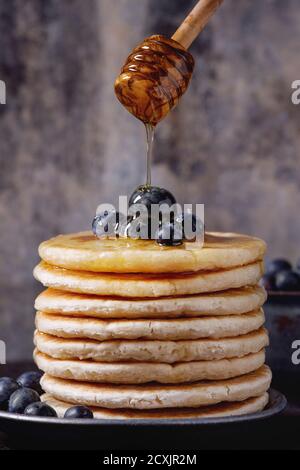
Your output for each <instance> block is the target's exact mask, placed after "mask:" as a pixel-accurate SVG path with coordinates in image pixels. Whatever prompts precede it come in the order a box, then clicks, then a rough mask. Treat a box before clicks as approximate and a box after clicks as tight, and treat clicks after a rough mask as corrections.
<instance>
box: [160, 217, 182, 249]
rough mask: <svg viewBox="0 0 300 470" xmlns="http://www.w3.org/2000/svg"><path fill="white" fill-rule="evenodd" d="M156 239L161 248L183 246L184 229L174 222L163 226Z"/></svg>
mask: <svg viewBox="0 0 300 470" xmlns="http://www.w3.org/2000/svg"><path fill="white" fill-rule="evenodd" d="M155 239H156V242H157V243H158V244H159V245H161V246H178V245H182V227H181V225H178V224H176V223H174V222H173V223H167V224H162V226H161V227H160V228H159V229H158V230H157V232H156V235H155Z"/></svg>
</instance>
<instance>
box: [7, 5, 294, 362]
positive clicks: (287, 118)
mask: <svg viewBox="0 0 300 470" xmlns="http://www.w3.org/2000/svg"><path fill="white" fill-rule="evenodd" d="M193 3H194V2H193V1H190V0H172V1H170V0H169V1H167V0H85V1H83V0H0V45H1V46H0V79H2V80H5V81H6V83H7V92H8V95H7V105H6V106H0V220H1V230H0V254H1V260H0V339H5V340H6V341H7V347H8V354H9V358H25V357H29V356H30V355H31V351H32V343H31V336H32V330H33V318H34V312H33V307H32V305H33V301H34V296H35V295H36V292H37V291H38V289H39V287H38V285H37V283H35V282H34V281H33V279H32V275H31V272H32V268H33V267H34V265H35V264H36V263H37V261H38V257H37V246H38V244H39V243H40V242H41V241H42V240H44V239H47V238H49V237H50V236H52V235H54V234H57V233H61V232H68V231H71V230H75V231H76V230H79V229H85V228H86V227H88V226H89V222H90V220H91V218H92V216H93V213H94V210H95V207H96V206H97V204H98V203H100V202H101V201H105V202H109V201H112V202H115V201H116V198H117V195H119V194H126V193H128V192H130V191H131V190H132V189H133V188H134V187H135V186H136V185H138V184H139V183H141V182H143V181H144V174H145V141H144V130H143V126H142V125H141V124H140V123H139V122H137V121H136V120H135V119H134V118H133V117H132V116H130V115H129V114H128V113H127V112H126V111H125V110H124V109H122V107H121V106H120V105H119V103H118V101H117V100H116V98H115V96H114V91H113V81H114V79H115V76H116V74H117V73H118V71H119V68H120V66H121V64H122V62H123V60H124V59H125V57H126V56H127V55H128V52H129V51H130V49H131V48H132V47H133V46H135V45H136V44H137V43H138V42H139V41H140V40H141V39H142V38H143V37H145V36H147V35H150V34H153V33H164V34H172V32H173V31H174V30H175V29H176V27H177V25H178V24H179V22H180V21H181V20H182V19H183V17H184V15H185V14H186V13H187V12H188V11H189V9H190V7H191V6H192V5H193ZM299 39H300V9H299V0H264V1H262V0H239V1H237V0H225V1H224V5H223V6H222V9H221V10H220V12H219V13H218V14H217V16H216V17H215V18H214V19H213V21H212V22H211V24H210V25H209V26H208V27H207V29H206V30H205V32H204V33H203V34H202V36H201V38H199V40H198V41H196V43H195V44H194V45H193V47H192V52H193V54H194V55H195V58H196V69H195V73H194V77H193V80H192V84H191V86H190V89H189V91H188V93H187V94H186V95H185V97H184V98H183V100H182V102H181V103H180V106H179V107H178V109H177V110H175V111H174V112H173V113H172V114H171V115H170V116H169V117H168V118H167V119H166V120H165V122H163V123H162V124H161V125H160V126H159V129H158V132H157V141H156V150H155V159H154V167H153V181H154V183H156V184H158V185H163V186H166V187H167V188H169V189H170V190H172V191H173V192H174V193H175V194H176V196H177V198H178V199H179V200H180V201H181V202H204V203H205V204H206V223H207V226H208V227H209V228H210V229H217V230H236V231H240V232H247V233H250V234H256V235H259V236H261V237H263V238H265V239H266V240H267V241H268V243H269V246H270V253H271V254H281V255H285V256H288V257H290V258H295V257H297V255H298V254H299V253H300V250H299V231H300V219H299V206H300V196H299V185H300V175H299V173H300V154H299V153H300V119H299V117H300V106H299V107H297V106H293V105H292V104H291V101H290V94H291V88H290V87H291V82H292V81H293V80H295V79H300V54H299Z"/></svg>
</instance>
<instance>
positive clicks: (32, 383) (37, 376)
mask: <svg viewBox="0 0 300 470" xmlns="http://www.w3.org/2000/svg"><path fill="white" fill-rule="evenodd" d="M42 376H43V373H42V372H40V371H35V370H34V371H29V372H24V373H23V374H21V375H20V377H18V378H17V382H18V384H20V386H21V387H26V388H31V389H32V390H35V391H36V392H37V393H38V394H39V395H42V393H44V392H43V389H42V387H41V385H40V380H41V378H42Z"/></svg>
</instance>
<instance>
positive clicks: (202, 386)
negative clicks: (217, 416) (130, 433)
mask: <svg viewBox="0 0 300 470" xmlns="http://www.w3.org/2000/svg"><path fill="white" fill-rule="evenodd" d="M271 378H272V374H271V371H270V369H269V368H268V367H267V366H262V367H261V368H260V369H258V370H256V371H255V372H251V373H250V374H246V375H243V376H241V377H236V378H233V379H227V380H219V381H214V382H198V383H192V384H182V385H159V384H146V385H106V384H92V383H84V382H83V383H80V382H74V381H73V380H64V379H59V378H55V377H51V376H50V375H47V374H46V375H44V376H43V377H42V379H41V385H42V388H43V390H44V391H45V392H46V393H48V394H50V395H52V396H53V397H54V398H57V399H58V400H62V401H66V402H69V403H74V404H81V405H87V406H98V407H101V408H117V409H120V408H133V409H141V410H143V409H161V408H185V407H188V408H190V407H193V408H195V407H199V406H205V405H212V404H216V403H220V402H236V401H243V400H247V399H248V398H251V397H258V396H261V395H263V394H264V393H265V392H266V391H267V390H268V389H269V387H270V383H271Z"/></svg>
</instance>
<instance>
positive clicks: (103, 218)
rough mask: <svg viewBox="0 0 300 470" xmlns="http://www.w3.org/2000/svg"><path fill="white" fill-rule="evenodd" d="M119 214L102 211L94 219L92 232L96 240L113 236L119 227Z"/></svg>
mask: <svg viewBox="0 0 300 470" xmlns="http://www.w3.org/2000/svg"><path fill="white" fill-rule="evenodd" d="M119 219H120V214H119V212H116V211H111V212H108V211H104V212H100V213H99V214H97V215H96V217H94V220H93V223H92V230H93V233H94V235H96V237H98V238H104V237H109V236H112V235H115V234H116V232H117V229H118V225H119Z"/></svg>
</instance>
